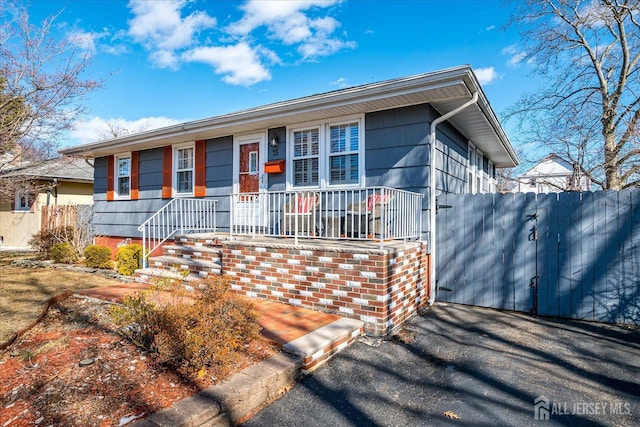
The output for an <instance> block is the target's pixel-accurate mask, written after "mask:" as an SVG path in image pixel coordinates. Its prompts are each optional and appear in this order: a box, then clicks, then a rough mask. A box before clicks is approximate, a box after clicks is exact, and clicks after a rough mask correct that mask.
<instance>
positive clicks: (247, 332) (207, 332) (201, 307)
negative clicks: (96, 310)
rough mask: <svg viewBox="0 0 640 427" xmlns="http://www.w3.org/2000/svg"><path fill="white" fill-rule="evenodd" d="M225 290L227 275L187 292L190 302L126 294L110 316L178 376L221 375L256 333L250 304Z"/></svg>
mask: <svg viewBox="0 0 640 427" xmlns="http://www.w3.org/2000/svg"><path fill="white" fill-rule="evenodd" d="M229 288H230V282H229V278H228V277H222V276H213V277H210V278H207V279H206V280H205V281H203V282H201V283H200V285H197V286H195V290H194V291H193V292H189V295H190V296H191V295H193V297H194V298H193V300H192V301H187V300H180V299H178V300H176V301H174V303H171V304H166V305H164V306H161V305H158V304H156V303H154V302H153V291H148V292H147V293H137V294H134V295H129V296H125V297H124V301H123V305H121V306H114V307H113V308H112V310H111V315H112V318H113V320H114V322H115V323H116V324H117V325H118V326H119V331H120V333H121V334H122V335H124V336H125V337H127V338H129V339H130V340H131V341H133V342H134V343H135V344H136V345H138V346H140V347H142V348H144V349H146V350H148V351H150V352H151V353H152V354H153V355H154V357H155V359H156V360H157V361H159V362H161V363H163V364H165V365H168V366H170V367H173V368H175V369H177V370H178V372H180V373H181V374H183V375H186V376H188V377H191V378H194V379H195V378H196V377H198V376H201V375H202V374H203V372H204V371H207V370H208V372H209V373H210V374H212V375H214V376H217V377H218V376H224V375H226V374H228V372H229V369H230V368H231V367H232V364H233V360H234V358H235V356H236V354H237V353H238V352H239V351H242V350H243V349H244V345H245V344H246V343H248V342H250V341H252V340H254V339H257V338H258V335H259V331H260V326H259V325H258V313H257V312H256V311H255V310H254V309H253V306H252V304H251V303H250V302H249V301H247V300H244V299H242V298H241V297H240V296H238V295H235V294H233V293H231V292H230V291H229Z"/></svg>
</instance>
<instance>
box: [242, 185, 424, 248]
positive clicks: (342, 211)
mask: <svg viewBox="0 0 640 427" xmlns="http://www.w3.org/2000/svg"><path fill="white" fill-rule="evenodd" d="M423 197H424V195H422V194H419V193H412V192H409V191H404V190H396V189H393V188H388V187H367V188H350V189H339V190H338V189H336V190H333V189H332V190H297V191H280V192H264V193H241V194H237V193H236V194H232V195H231V224H230V230H231V234H240V235H251V236H274V237H284V236H289V237H293V238H294V239H295V243H296V244H298V238H299V237H304V238H316V239H335V240H340V239H349V240H351V239H357V240H378V241H380V246H381V247H382V246H383V244H384V241H385V240H392V239H393V240H397V239H400V240H408V239H417V238H420V237H421V232H422V199H423Z"/></svg>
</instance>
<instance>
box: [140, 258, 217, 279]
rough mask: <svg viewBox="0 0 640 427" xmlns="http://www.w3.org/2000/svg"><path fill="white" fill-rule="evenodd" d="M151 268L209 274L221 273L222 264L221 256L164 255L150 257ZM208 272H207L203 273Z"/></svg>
mask: <svg viewBox="0 0 640 427" xmlns="http://www.w3.org/2000/svg"><path fill="white" fill-rule="evenodd" d="M149 268H159V269H163V270H169V271H175V272H177V273H178V274H179V273H180V270H189V271H190V272H191V273H194V274H200V275H201V276H205V277H206V276H207V274H209V273H213V274H220V273H221V271H222V266H221V262H220V259H219V258H216V259H215V260H203V259H194V258H184V257H182V256H171V255H162V256H155V257H151V258H149ZM202 273H207V274H202Z"/></svg>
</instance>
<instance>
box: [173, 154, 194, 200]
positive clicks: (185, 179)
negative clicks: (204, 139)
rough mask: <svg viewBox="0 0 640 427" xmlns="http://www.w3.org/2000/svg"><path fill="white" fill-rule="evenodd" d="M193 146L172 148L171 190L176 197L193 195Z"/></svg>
mask: <svg viewBox="0 0 640 427" xmlns="http://www.w3.org/2000/svg"><path fill="white" fill-rule="evenodd" d="M194 154H195V146H194V144H189V145H182V146H177V147H174V164H173V166H174V167H173V184H174V185H173V188H174V189H175V195H176V196H192V195H193V177H194V164H195V162H194Z"/></svg>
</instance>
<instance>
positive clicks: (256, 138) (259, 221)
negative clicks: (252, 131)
mask: <svg viewBox="0 0 640 427" xmlns="http://www.w3.org/2000/svg"><path fill="white" fill-rule="evenodd" d="M264 141H265V137H264V135H260V134H258V135H248V136H242V137H237V138H236V139H235V144H234V193H236V194H237V195H236V198H235V204H234V214H233V221H234V224H235V226H237V227H240V228H241V230H238V231H242V232H248V231H251V230H255V231H258V228H260V227H263V225H264V223H265V220H266V218H265V212H264V208H265V203H264V200H263V199H264V197H263V196H262V195H261V193H262V191H263V190H264V185H263V172H262V169H263V167H262V165H263V163H264V159H263V158H262V153H264V150H263V149H262V148H263V147H262V146H263V144H264Z"/></svg>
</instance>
